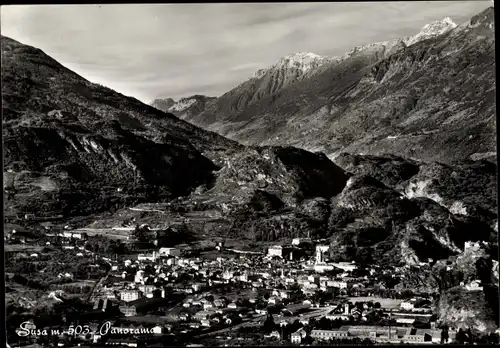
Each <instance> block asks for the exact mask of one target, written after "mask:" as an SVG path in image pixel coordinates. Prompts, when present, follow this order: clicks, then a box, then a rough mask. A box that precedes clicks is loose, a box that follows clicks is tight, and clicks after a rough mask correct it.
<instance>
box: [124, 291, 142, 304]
mask: <svg viewBox="0 0 500 348" xmlns="http://www.w3.org/2000/svg"><path fill="white" fill-rule="evenodd" d="M139 298H141V293H140V291H139V290H125V291H122V292H120V300H122V301H125V302H131V301H135V300H138V299H139Z"/></svg>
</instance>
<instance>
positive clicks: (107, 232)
mask: <svg viewBox="0 0 500 348" xmlns="http://www.w3.org/2000/svg"><path fill="white" fill-rule="evenodd" d="M74 232H75V233H78V232H80V233H87V235H89V236H103V237H106V238H110V239H120V240H127V239H128V238H129V236H130V234H131V231H130V230H115V229H112V228H79V229H77V230H74Z"/></svg>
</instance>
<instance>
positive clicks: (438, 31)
mask: <svg viewBox="0 0 500 348" xmlns="http://www.w3.org/2000/svg"><path fill="white" fill-rule="evenodd" d="M456 27H457V24H456V23H455V22H453V21H452V20H451V18H450V17H446V18H444V19H442V20H440V21H435V22H432V23H429V24H426V25H425V26H424V27H423V28H422V30H421V31H420V32H419V33H418V34H417V35H414V36H410V37H407V38H405V39H403V40H404V42H405V44H406V45H407V46H410V45H413V44H415V43H417V42H420V41H422V40H427V39H431V38H433V37H436V36H439V35H442V34H444V33H446V32H448V31H450V30H453V29H455V28H456Z"/></svg>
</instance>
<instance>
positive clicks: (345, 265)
mask: <svg viewBox="0 0 500 348" xmlns="http://www.w3.org/2000/svg"><path fill="white" fill-rule="evenodd" d="M332 265H333V266H335V267H337V268H340V269H342V270H344V271H346V272H349V271H354V270H355V269H356V268H357V266H356V264H355V263H354V261H353V262H335V263H332Z"/></svg>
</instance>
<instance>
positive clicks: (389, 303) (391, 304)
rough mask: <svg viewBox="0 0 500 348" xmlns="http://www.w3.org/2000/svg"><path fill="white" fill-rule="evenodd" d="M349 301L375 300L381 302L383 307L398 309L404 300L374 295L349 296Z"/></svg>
mask: <svg viewBox="0 0 500 348" xmlns="http://www.w3.org/2000/svg"><path fill="white" fill-rule="evenodd" d="M349 301H351V302H353V303H355V302H369V301H373V303H375V302H379V303H380V305H381V306H382V308H387V309H397V308H399V306H400V305H401V302H403V301H402V300H394V299H392V298H382V297H374V296H364V297H349Z"/></svg>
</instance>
